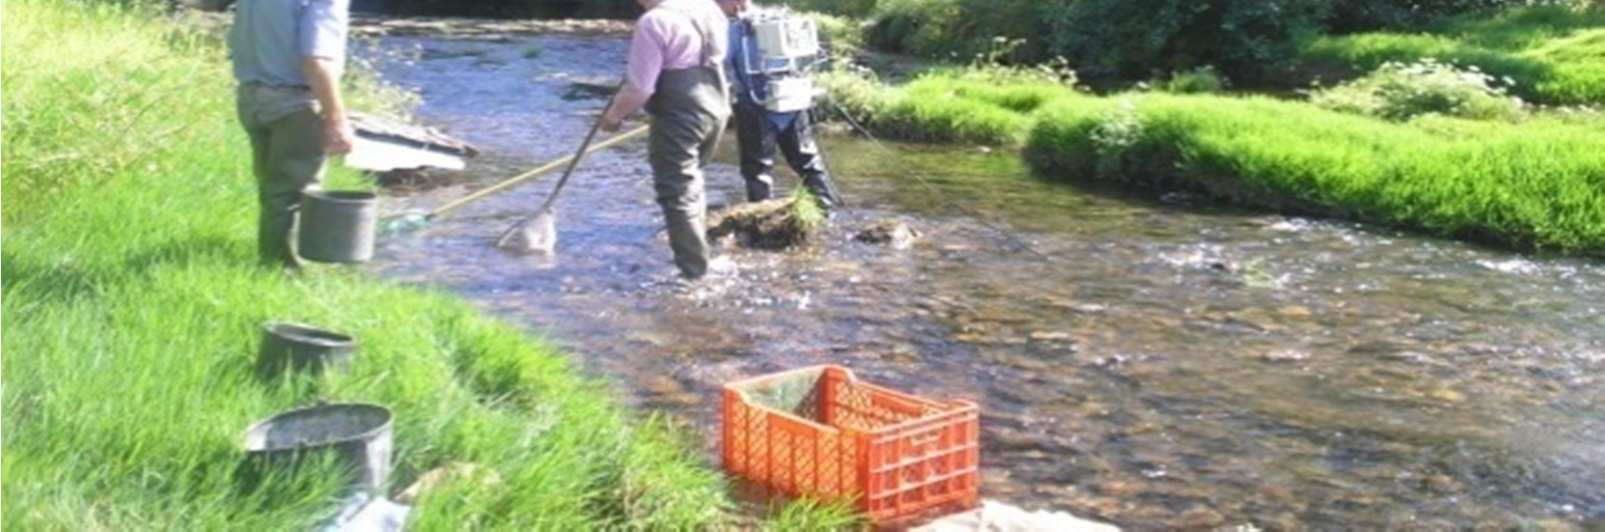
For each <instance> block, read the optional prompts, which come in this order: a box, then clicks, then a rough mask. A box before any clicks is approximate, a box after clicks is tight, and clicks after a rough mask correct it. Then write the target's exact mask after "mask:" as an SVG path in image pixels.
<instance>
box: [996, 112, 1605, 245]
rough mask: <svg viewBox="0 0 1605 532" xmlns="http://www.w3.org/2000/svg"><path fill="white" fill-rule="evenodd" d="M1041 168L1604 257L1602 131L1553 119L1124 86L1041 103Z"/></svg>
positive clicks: (1036, 156)
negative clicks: (1413, 112) (1397, 112)
mask: <svg viewBox="0 0 1605 532" xmlns="http://www.w3.org/2000/svg"><path fill="white" fill-rule="evenodd" d="M1027 155H1028V158H1029V159H1030V161H1031V162H1032V163H1033V166H1034V167H1035V168H1036V169H1037V170H1038V171H1039V172H1041V173H1043V174H1045V175H1049V176H1054V177H1059V178H1065V179H1092V180H1111V181H1117V182H1125V183H1131V184H1135V185H1139V186H1144V187H1148V188H1153V189H1158V190H1170V189H1191V190H1198V191H1202V192H1205V193H1208V194H1209V195H1211V196H1214V197H1216V198H1218V199H1221V200H1224V201H1228V202H1233V203H1239V204H1244V205H1251V206H1258V207H1266V208H1271V209H1277V210H1287V211H1294V212H1304V213H1315V214H1322V215H1330V216H1336V217H1341V218H1349V219H1356V220H1362V221H1369V222H1376V223H1382V224H1386V225H1390V226H1399V227H1407V228H1413V229H1418V230H1422V231H1425V232H1428V233H1431V234H1437V235H1442V236H1450V237H1458V238H1466V239H1470V240H1477V241H1485V242H1493V243H1498V244H1502V245H1507V246H1511V247H1516V248H1521V249H1541V250H1553V251H1561V252H1568V253H1577V254H1585V255H1605V135H1602V134H1601V130H1600V129H1599V128H1598V127H1597V126H1591V125H1576V124H1568V123H1563V122H1560V121H1556V120H1550V119H1542V118H1540V119H1533V120H1529V121H1527V122H1524V123H1522V124H1520V125H1511V124H1508V123H1498V122H1480V121H1470V120H1458V119H1451V118H1444V117H1427V118H1422V119H1417V120H1415V121H1412V122H1410V123H1406V124H1394V123H1389V122H1384V121H1382V120H1377V119H1372V118H1367V117H1360V116H1351V115H1347V114H1341V113H1335V112H1330V111H1324V110H1320V109H1316V108H1314V107H1312V106H1310V105H1308V104H1303V103H1298V102H1287V101H1278V100H1272V99H1268V98H1223V97H1213V96H1195V97H1179V96H1165V95H1134V96H1126V97H1120V98H1114V99H1110V100H1105V101H1099V102H1098V103H1096V104H1092V103H1088V102H1075V103H1065V104H1059V105H1056V106H1055V107H1051V108H1049V109H1047V110H1045V111H1044V114H1043V116H1042V118H1041V119H1040V120H1039V121H1038V122H1037V127H1036V129H1035V130H1034V131H1033V132H1032V135H1031V140H1030V143H1029V146H1028V148H1027Z"/></svg>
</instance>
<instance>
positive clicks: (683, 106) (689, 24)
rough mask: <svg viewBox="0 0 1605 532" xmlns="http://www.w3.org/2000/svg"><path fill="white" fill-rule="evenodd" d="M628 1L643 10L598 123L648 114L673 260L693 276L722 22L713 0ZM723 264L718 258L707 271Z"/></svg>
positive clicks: (723, 97)
mask: <svg viewBox="0 0 1605 532" xmlns="http://www.w3.org/2000/svg"><path fill="white" fill-rule="evenodd" d="M636 2H637V3H639V4H641V7H642V8H644V9H646V14H645V15H642V16H641V19H640V20H639V21H637V22H636V25H635V35H634V37H633V38H632V39H631V41H630V61H629V71H628V73H627V75H626V78H625V84H624V88H623V90H621V91H620V92H619V94H618V96H617V97H616V98H615V100H614V102H613V105H612V107H609V108H608V110H607V112H605V113H603V115H602V123H601V128H602V130H604V131H609V132H612V131H618V129H619V126H620V125H621V124H622V123H623V121H624V118H625V117H628V116H630V115H631V114H632V113H634V112H635V111H636V110H638V109H640V108H641V107H642V106H643V105H645V106H646V109H647V112H648V113H650V114H651V115H652V130H651V132H650V133H649V140H648V144H647V159H648V160H649V162H650V163H651V166H652V180H653V187H654V188H655V189H656V191H657V199H658V205H659V206H661V207H663V218H664V221H665V223H666V224H667V225H668V229H669V246H670V247H671V248H672V249H673V250H674V264H675V265H676V266H678V267H679V268H680V273H681V274H682V275H683V276H685V278H686V279H690V280H695V279H700V278H702V277H703V276H704V275H706V274H707V273H708V270H709V261H708V235H707V221H706V220H705V219H704V217H705V216H706V214H707V204H706V202H705V200H704V198H703V174H702V167H703V165H705V164H707V162H708V161H709V160H710V159H711V158H712V157H713V149H714V147H715V146H717V145H718V143H719V135H720V133H721V132H722V131H724V127H725V122H726V120H728V119H729V117H730V104H729V98H728V96H727V94H726V89H725V80H724V79H725V76H724V69H723V68H722V66H721V64H722V62H723V60H724V56H725V50H726V48H727V43H728V41H727V34H726V32H725V27H726V26H725V25H726V24H727V22H726V20H725V16H724V13H723V12H721V11H720V10H719V8H718V6H717V5H715V4H714V0H636ZM728 268H729V266H728V261H724V263H722V264H717V265H716V266H715V268H714V269H715V270H726V269H728Z"/></svg>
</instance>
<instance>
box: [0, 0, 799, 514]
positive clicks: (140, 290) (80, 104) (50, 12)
mask: <svg viewBox="0 0 1605 532" xmlns="http://www.w3.org/2000/svg"><path fill="white" fill-rule="evenodd" d="M3 15H4V22H3V32H4V34H5V36H6V46H5V48H4V50H3V61H4V64H5V66H6V68H5V71H4V75H3V77H0V85H3V90H4V96H3V106H4V109H5V113H6V123H5V129H4V132H3V135H4V138H3V141H4V143H3V148H0V149H3V152H0V159H3V161H4V163H3V164H4V167H5V170H6V175H5V180H4V182H3V187H4V197H5V210H4V213H3V219H4V234H3V241H0V254H3V261H4V264H3V269H4V272H5V277H4V284H3V296H0V304H3V310H4V320H3V324H0V329H3V334H0V337H3V349H4V352H5V355H6V356H5V357H3V359H0V365H3V367H0V369H3V374H4V391H3V396H4V397H3V400H4V412H5V422H6V427H5V428H6V430H5V431H4V433H3V435H0V441H3V448H4V452H3V464H0V465H3V470H0V475H3V483H4V486H5V489H4V492H3V504H4V506H5V507H6V511H5V512H4V516H3V521H0V525H3V527H4V528H5V529H8V530H131V529H132V530H139V529H158V530H220V529H238V530H292V529H293V530H305V529H307V528H308V527H309V526H311V525H312V522H313V521H315V520H317V519H320V518H322V517H323V516H326V515H328V513H329V512H330V511H332V509H333V506H332V503H334V502H335V500H334V497H335V495H336V490H337V485H336V484H337V481H336V478H337V477H338V475H337V472H336V471H335V470H334V469H333V468H332V466H329V465H327V464H325V465H324V466H322V467H313V468H310V469H308V470H306V471H305V472H304V473H302V474H297V475H290V476H282V477H277V478H271V479H268V480H267V481H266V482H265V483H263V484H262V485H261V486H258V487H257V488H254V489H244V488H241V487H239V484H238V478H237V473H236V471H235V470H236V467H237V465H238V464H239V462H240V458H241V453H240V434H241V432H242V431H243V430H244V429H245V428H246V427H247V426H248V425H249V424H250V423H252V422H253V421H255V420H259V419H262V418H265V417H268V416H270V415H272V414H274V413H276V412H279V411H282V410H285V409H289V408H293V407H296V406H302V405H307V404H310V403H312V402H314V401H316V400H319V399H326V400H329V401H363V402H374V403H379V404H383V405H386V406H388V407H389V408H391V409H392V410H394V411H395V412H396V419H395V443H396V448H395V456H394V464H395V472H394V474H393V475H392V476H391V482H390V484H391V486H390V488H391V489H392V490H397V489H399V488H400V487H404V486H405V485H406V484H407V483H410V482H411V481H412V480H413V479H414V478H415V477H416V476H417V475H419V474H421V473H422V472H424V471H427V470H428V469H431V468H433V467H436V466H438V465H442V464H445V463H448V462H452V461H462V462H472V463H477V464H481V465H483V466H486V467H488V468H490V469H491V470H493V471H495V472H496V473H497V475H498V476H499V477H500V478H501V479H502V483H501V484H500V485H496V486H484V485H480V484H475V483H472V482H461V483H456V484H448V485H446V486H443V487H442V488H441V489H439V490H438V491H436V492H433V493H432V494H431V495H429V496H427V497H426V498H425V499H424V500H423V501H421V502H420V507H419V508H418V509H417V510H416V511H415V514H414V515H415V519H416V521H415V522H414V523H413V528H414V529H420V530H461V529H511V530H563V529H573V530H591V529H659V530H689V529H705V528H710V527H718V526H722V525H723V524H726V523H728V522H730V521H729V516H728V511H729V508H730V507H731V503H730V501H729V499H728V496H727V495H726V492H725V487H724V483H723V480H722V479H721V477H720V476H719V475H718V474H717V473H716V472H714V471H712V470H710V469H708V468H705V467H704V466H703V465H702V459H701V458H700V457H699V456H697V454H696V453H693V452H692V451H691V450H690V449H693V448H696V447H699V446H694V445H691V444H689V443H688V442H685V441H681V438H682V436H680V433H679V432H677V431H676V430H673V429H671V428H670V427H668V426H667V425H668V424H667V423H666V422H665V421H661V420H654V419H642V418H639V417H637V416H635V415H632V414H631V413H629V412H627V411H625V410H624V409H622V408H621V407H620V406H619V405H618V404H617V403H616V402H615V401H614V400H613V399H611V397H610V396H611V394H612V393H613V392H612V391H611V390H610V389H608V388H607V387H605V386H604V385H601V384H599V383H596V382H592V381H590V380H588V379H585V378H582V377H579V376H578V371H577V370H576V369H575V368H573V367H571V366H570V364H569V363H568V362H567V357H566V356H565V355H563V354H562V353H559V352H557V351H555V350H553V349H552V348H550V347H548V346H547V344H545V343H543V342H541V341H539V340H538V339H534V338H532V337H530V336H529V335H528V334H527V333H525V332H523V331H521V330H518V329H517V328H515V327H513V326H510V325H507V324H503V323H500V322H498V321H495V320H492V319H489V318H487V317H484V316H482V315H480V314H479V313H477V312H476V311H474V310H472V309H471V308H470V307H469V306H468V305H467V304H465V303H462V302H460V301H458V300H456V299H455V298H452V297H449V296H447V295H444V294H435V293H427V292H422V291H419V290H416V289H412V288H407V287H401V286H396V285H392V284H388V283H384V282H380V281H376V280H374V279H372V278H370V277H368V276H366V275H363V274H360V273H354V272H347V271H344V270H339V269H334V268H314V269H313V270H311V271H310V272H308V273H306V274H303V275H300V276H293V277H291V276H285V275H284V274H282V273H279V272H275V271H268V270H263V269H259V268H257V267H256V266H254V264H255V262H256V261H255V256H254V242H253V241H252V239H253V238H254V234H255V231H254V224H255V206H254V205H255V190H254V184H253V183H252V178H251V175H250V172H249V169H248V166H247V161H248V160H249V152H248V147H247V145H246V142H245V138H244V135H243V133H242V132H241V131H240V130H239V128H238V125H237V122H236V120H235V118H234V116H233V97H232V90H231V86H232V81H231V80H230V78H229V76H228V73H227V68H226V66H225V59H224V55H223V50H221V49H219V48H218V46H217V45H216V44H215V43H214V42H211V41H209V40H208V39H207V38H205V37H204V36H200V35H196V34H191V33H187V32H184V31H180V30H175V29H173V28H171V27H169V26H166V25H163V24H161V23H158V22H154V19H151V18H148V17H146V16H144V15H142V14H140V13H132V12H127V11H123V10H121V9H118V8H114V7H107V6H104V5H97V4H92V3H91V4H79V3H57V2H50V1H46V0H13V1H10V2H6V3H5V4H4V6H3ZM335 181H337V182H345V183H355V182H359V181H358V180H357V179H356V178H355V177H354V176H353V175H351V174H340V175H337V176H335ZM270 319H285V320H296V321H305V322H309V323H314V324H318V325H321V326H325V327H329V328H332V329H336V330H340V331H344V332H348V333H351V334H353V335H355V336H356V337H357V338H359V339H360V341H361V350H360V353H359V354H358V356H357V358H356V360H355V362H354V366H353V367H352V368H351V369H350V371H349V372H346V373H344V374H338V375H331V376H328V377H324V378H321V379H318V380H316V381H300V382H295V383H293V384H291V385H283V386H272V387H270V386H265V385H263V384H261V383H259V382H258V381H256V380H255V379H254V378H253V376H252V374H251V372H252V367H253V364H254V356H255V351H256V349H257V346H258V345H259V341H260V325H261V324H262V323H263V322H264V321H266V320H270ZM793 512H794V513H796V512H800V513H802V514H809V515H811V514H812V513H811V511H810V510H808V508H806V507H801V509H799V510H793ZM821 517H822V518H823V517H828V514H821ZM796 518H797V517H795V516H793V517H787V519H796Z"/></svg>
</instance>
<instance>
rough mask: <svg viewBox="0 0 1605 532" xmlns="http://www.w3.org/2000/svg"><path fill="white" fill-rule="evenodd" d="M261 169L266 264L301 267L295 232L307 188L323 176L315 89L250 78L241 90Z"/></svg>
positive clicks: (244, 121)
mask: <svg viewBox="0 0 1605 532" xmlns="http://www.w3.org/2000/svg"><path fill="white" fill-rule="evenodd" d="M237 104H238V106H239V115H240V116H239V118H240V124H241V125H242V126H244V127H245V133H246V135H248V136H250V138H251V156H252V160H251V163H252V164H251V167H252V169H253V171H254V172H255V174H256V186H257V200H258V202H259V203H260V207H261V212H260V214H259V215H258V218H257V233H256V243H257V252H258V255H259V256H260V259H261V261H262V264H264V265H268V266H288V267H297V266H300V264H301V259H300V258H299V257H297V256H296V253H295V248H294V244H293V241H292V239H291V235H292V233H293V230H294V228H295V225H296V223H295V222H296V211H297V210H298V209H299V208H300V206H301V192H302V191H304V190H306V189H307V187H310V186H312V185H314V184H316V183H318V182H319V181H321V180H322V179H323V163H324V161H325V160H326V158H327V157H326V156H325V155H324V151H323V149H324V144H325V140H324V135H325V133H324V130H323V119H322V118H320V117H319V116H318V113H317V107H318V106H317V101H316V100H315V99H313V97H312V93H311V91H309V90H307V89H303V88H293V87H270V86H266V85H260V84H254V83H247V84H242V85H240V87H239V92H238V94H237Z"/></svg>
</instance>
